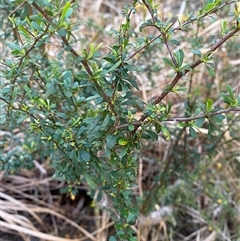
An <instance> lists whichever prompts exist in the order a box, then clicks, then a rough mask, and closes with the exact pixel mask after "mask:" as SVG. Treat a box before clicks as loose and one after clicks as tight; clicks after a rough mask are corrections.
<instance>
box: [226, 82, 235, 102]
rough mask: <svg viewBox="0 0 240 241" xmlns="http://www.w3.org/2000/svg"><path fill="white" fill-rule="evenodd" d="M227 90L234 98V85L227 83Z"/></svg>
mask: <svg viewBox="0 0 240 241" xmlns="http://www.w3.org/2000/svg"><path fill="white" fill-rule="evenodd" d="M227 90H228V93H229V96H230V98H231V99H234V98H235V95H234V92H233V89H232V87H231V86H230V85H227Z"/></svg>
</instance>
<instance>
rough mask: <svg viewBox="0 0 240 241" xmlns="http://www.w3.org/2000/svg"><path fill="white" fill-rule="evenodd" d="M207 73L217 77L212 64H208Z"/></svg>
mask: <svg viewBox="0 0 240 241" xmlns="http://www.w3.org/2000/svg"><path fill="white" fill-rule="evenodd" d="M206 66H207V71H208V73H209V75H211V76H215V74H216V73H215V69H214V66H213V65H210V64H207V65H206Z"/></svg>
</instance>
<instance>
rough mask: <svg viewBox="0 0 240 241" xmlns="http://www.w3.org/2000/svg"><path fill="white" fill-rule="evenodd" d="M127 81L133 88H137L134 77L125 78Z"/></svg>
mask: <svg viewBox="0 0 240 241" xmlns="http://www.w3.org/2000/svg"><path fill="white" fill-rule="evenodd" d="M127 81H128V82H129V83H130V84H131V85H132V86H133V87H134V88H136V89H137V90H139V88H138V84H137V82H136V81H135V80H134V79H132V78H129V79H127Z"/></svg>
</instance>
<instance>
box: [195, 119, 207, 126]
mask: <svg viewBox="0 0 240 241" xmlns="http://www.w3.org/2000/svg"><path fill="white" fill-rule="evenodd" d="M204 121H205V117H201V118H198V119H197V120H196V121H195V123H194V124H195V125H196V126H198V127H201V126H202V125H203V123H204Z"/></svg>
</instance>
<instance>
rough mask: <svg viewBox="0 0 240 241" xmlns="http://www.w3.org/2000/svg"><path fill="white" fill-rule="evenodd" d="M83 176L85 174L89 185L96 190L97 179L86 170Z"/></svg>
mask: <svg viewBox="0 0 240 241" xmlns="http://www.w3.org/2000/svg"><path fill="white" fill-rule="evenodd" d="M83 176H84V178H85V180H86V182H87V184H88V185H89V187H91V188H92V189H94V190H96V189H97V184H96V182H95V180H94V179H93V178H92V177H91V176H90V175H88V174H87V173H86V172H84V173H83Z"/></svg>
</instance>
